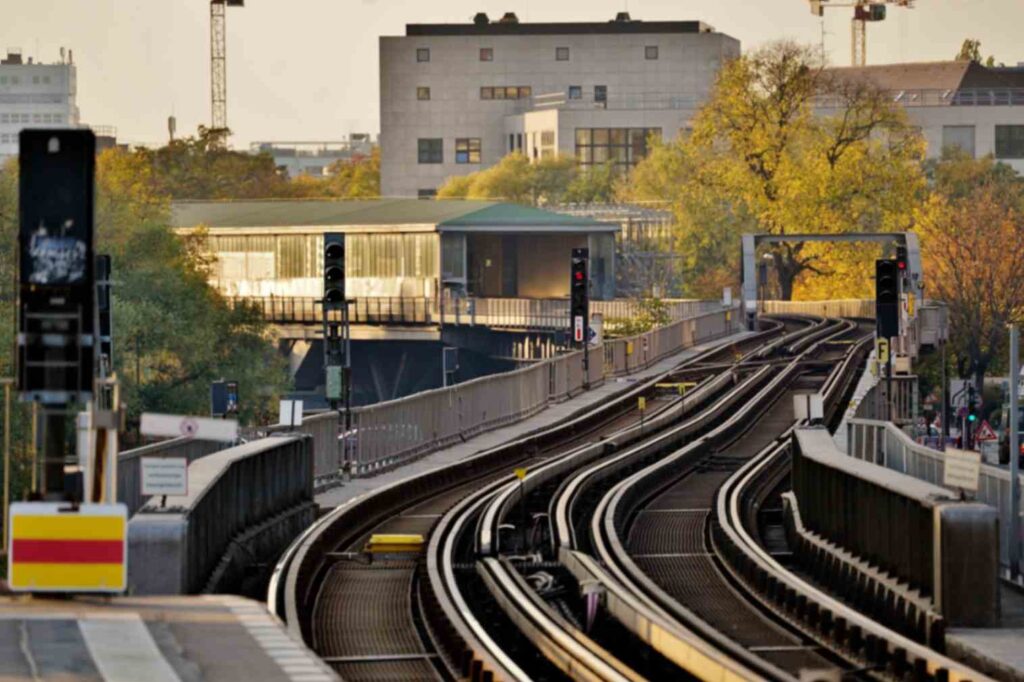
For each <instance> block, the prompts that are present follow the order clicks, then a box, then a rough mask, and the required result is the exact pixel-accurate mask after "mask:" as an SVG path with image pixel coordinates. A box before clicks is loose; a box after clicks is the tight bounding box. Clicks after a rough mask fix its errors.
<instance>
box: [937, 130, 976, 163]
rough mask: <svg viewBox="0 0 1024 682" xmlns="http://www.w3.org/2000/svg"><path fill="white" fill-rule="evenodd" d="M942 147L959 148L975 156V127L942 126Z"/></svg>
mask: <svg viewBox="0 0 1024 682" xmlns="http://www.w3.org/2000/svg"><path fill="white" fill-rule="evenodd" d="M942 147H943V149H945V148H946V147H959V148H960V149H962V150H964V151H965V152H967V153H968V154H969V155H970V156H972V157H973V156H974V126H942Z"/></svg>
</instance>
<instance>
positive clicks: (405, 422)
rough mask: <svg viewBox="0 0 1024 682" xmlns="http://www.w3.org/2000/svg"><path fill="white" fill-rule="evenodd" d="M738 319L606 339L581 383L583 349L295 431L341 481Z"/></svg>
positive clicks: (569, 392)
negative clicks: (346, 422) (344, 422)
mask: <svg viewBox="0 0 1024 682" xmlns="http://www.w3.org/2000/svg"><path fill="white" fill-rule="evenodd" d="M738 319H739V315H738V314H736V312H735V309H732V308H730V309H722V308H721V307H719V309H718V310H716V311H713V312H705V313H701V314H698V315H695V316H693V317H689V318H686V319H683V320H679V321H677V322H673V323H672V324H669V325H666V326H665V327H660V328H658V329H655V330H652V331H649V332H645V333H643V334H638V335H636V336H632V337H629V338H623V339H613V340H608V341H606V342H605V343H604V344H602V345H599V346H595V347H593V348H590V349H589V350H588V351H587V352H588V353H589V368H588V372H589V373H588V375H587V376H586V381H585V375H584V365H583V351H576V352H572V353H567V354H564V355H559V356H557V357H554V358H550V359H548V360H544V361H541V362H538V363H536V364H533V365H530V366H529V367H525V368H522V369H517V370H513V371H511V372H505V373H502V374H495V375H491V376H486V377H481V378H479V379H473V380H472V381H467V382H465V383H461V384H456V385H455V386H449V387H446V388H437V389H433V390H430V391H423V392H421V393H416V394H414V395H410V396H406V397H404V398H399V399H397V400H389V401H386V402H382V403H377V404H375V405H367V406H365V407H357V408H354V409H353V410H352V428H351V430H349V431H348V432H347V433H345V434H342V435H339V425H338V415H337V413H334V412H325V413H323V414H319V415H316V416H313V417H307V418H305V419H304V421H303V425H302V426H301V427H297V428H296V429H295V430H297V431H302V432H305V433H308V434H310V435H311V436H312V437H313V442H314V449H315V452H316V455H315V462H316V466H315V475H316V479H317V481H318V482H321V483H322V482H325V481H330V480H332V479H334V478H337V477H338V476H340V475H341V472H342V471H343V469H344V467H345V466H346V463H347V466H348V467H349V470H350V472H351V473H352V475H356V476H359V475H365V474H372V473H376V472H378V471H381V470H383V469H387V468H390V467H393V466H396V465H398V464H401V463H403V462H406V461H408V460H411V459H414V458H416V457H419V456H421V455H423V454H426V453H427V452H430V451H432V450H436V449H438V448H442V447H445V446H448V445H451V444H453V443H457V442H460V441H463V440H465V439H466V438H469V437H471V436H474V435H476V434H478V433H481V432H483V431H487V430H489V429H493V428H497V427H499V426H502V425H505V424H509V423H512V422H516V421H519V420H521V419H525V418H526V417H529V416H531V415H533V414H536V413H537V412H539V411H540V410H542V409H544V408H545V407H546V406H547V405H548V404H549V403H553V402H559V401H562V400H565V399H567V398H570V397H572V396H575V395H577V394H579V393H580V392H582V391H583V390H584V389H585V387H586V386H589V387H595V386H598V385H600V384H601V383H602V382H604V381H605V379H607V378H611V377H617V376H621V375H624V374H630V373H632V372H636V371H638V370H642V369H644V368H646V367H649V366H651V365H652V364H654V363H655V362H658V361H659V360H661V359H663V358H665V357H667V356H669V355H671V354H673V353H676V352H678V351H680V350H682V349H684V348H687V347H689V346H693V345H695V344H699V343H702V342H704V341H709V340H712V339H715V338H719V337H722V336H725V335H727V334H731V333H733V332H734V331H735V330H736V327H737V324H738V322H737V320H738ZM283 428H284V427H280V426H278V427H270V430H271V431H273V430H277V429H283Z"/></svg>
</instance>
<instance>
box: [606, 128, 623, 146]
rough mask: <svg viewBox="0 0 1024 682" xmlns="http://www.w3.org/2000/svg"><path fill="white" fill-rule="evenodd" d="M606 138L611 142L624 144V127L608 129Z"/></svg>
mask: <svg viewBox="0 0 1024 682" xmlns="http://www.w3.org/2000/svg"><path fill="white" fill-rule="evenodd" d="M608 139H609V140H610V141H611V143H612V144H626V129H625V128H612V129H611V130H610V131H608Z"/></svg>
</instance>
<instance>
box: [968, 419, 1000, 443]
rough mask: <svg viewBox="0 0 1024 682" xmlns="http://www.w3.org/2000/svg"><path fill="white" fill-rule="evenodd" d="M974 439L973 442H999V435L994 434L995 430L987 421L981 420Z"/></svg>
mask: <svg viewBox="0 0 1024 682" xmlns="http://www.w3.org/2000/svg"><path fill="white" fill-rule="evenodd" d="M974 439H975V440H999V434H997V433H996V430H995V429H993V428H992V426H991V425H990V424H989V423H988V422H987V421H985V420H984V419H982V420H981V426H979V427H978V431H977V432H976V433H975V434H974Z"/></svg>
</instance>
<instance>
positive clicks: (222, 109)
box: [210, 0, 245, 135]
mask: <svg viewBox="0 0 1024 682" xmlns="http://www.w3.org/2000/svg"><path fill="white" fill-rule="evenodd" d="M244 6H245V0H210V130H211V132H214V133H218V134H221V135H224V134H225V133H226V132H227V129H228V50H227V41H226V38H225V33H224V31H225V21H224V20H225V18H226V14H227V12H226V10H227V8H228V7H244Z"/></svg>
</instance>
